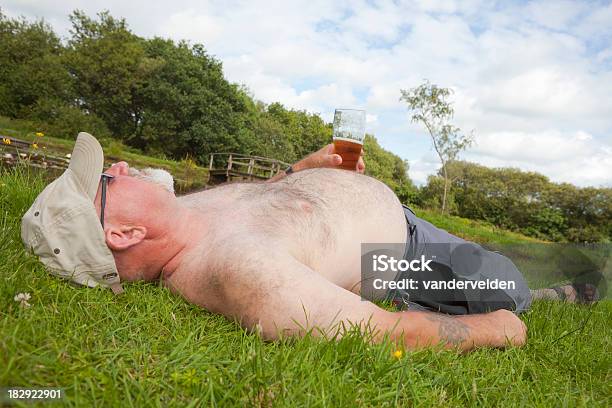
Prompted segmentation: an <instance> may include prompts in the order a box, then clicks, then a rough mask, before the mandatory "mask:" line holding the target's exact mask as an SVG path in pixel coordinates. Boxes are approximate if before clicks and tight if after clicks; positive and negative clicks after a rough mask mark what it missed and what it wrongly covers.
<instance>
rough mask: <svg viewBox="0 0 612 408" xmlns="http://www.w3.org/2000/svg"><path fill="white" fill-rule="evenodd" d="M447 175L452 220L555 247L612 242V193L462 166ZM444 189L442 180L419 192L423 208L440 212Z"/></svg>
mask: <svg viewBox="0 0 612 408" xmlns="http://www.w3.org/2000/svg"><path fill="white" fill-rule="evenodd" d="M448 171H449V174H450V176H451V180H452V186H453V189H452V191H453V197H452V200H450V201H451V202H453V201H454V205H453V206H451V212H452V213H454V214H457V215H460V216H462V217H466V218H471V219H480V220H485V221H488V222H490V223H492V224H495V225H497V226H500V227H502V228H506V229H510V230H514V231H520V232H522V233H524V234H527V235H529V236H533V237H537V238H541V239H547V240H553V241H571V242H584V241H587V242H606V241H608V242H609V241H611V240H612V234H611V231H612V189H610V188H592V187H588V188H579V187H576V186H573V185H571V184H567V183H564V184H556V183H552V182H550V181H549V180H548V178H547V177H545V176H543V175H541V174H538V173H533V172H524V171H520V170H518V169H513V168H501V169H492V168H488V167H484V166H480V165H477V164H474V163H468V162H462V161H454V162H452V163H449V165H448ZM442 184H443V178H442V176H441V174H439V175H438V176H431V177H430V178H429V180H428V183H427V185H426V186H424V187H423V188H422V190H421V196H420V199H421V200H422V201H421V205H423V206H425V207H433V208H436V207H438V206H439V202H438V201H436V200H437V197H439V196H440V191H441V189H442Z"/></svg>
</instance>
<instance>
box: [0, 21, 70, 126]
mask: <svg viewBox="0 0 612 408" xmlns="http://www.w3.org/2000/svg"><path fill="white" fill-rule="evenodd" d="M63 51H64V49H63V48H62V46H61V43H60V40H59V38H58V37H57V35H55V33H54V32H53V31H52V30H51V27H50V26H49V25H48V24H46V23H45V22H43V21H37V22H33V23H30V22H28V21H26V20H24V19H9V18H7V17H6V16H5V15H4V14H2V11H1V10H0V115H5V116H10V117H23V116H27V115H28V113H29V110H30V109H32V108H33V107H34V105H35V104H36V102H37V101H38V100H39V99H40V98H54V99H59V100H61V101H62V102H65V101H67V100H69V98H70V96H71V95H72V90H71V87H70V77H69V75H68V72H67V71H66V70H65V69H64V67H63V65H62V55H63Z"/></svg>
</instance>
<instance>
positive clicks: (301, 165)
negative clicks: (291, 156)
mask: <svg viewBox="0 0 612 408" xmlns="http://www.w3.org/2000/svg"><path fill="white" fill-rule="evenodd" d="M291 168H292V169H293V171H294V172H296V171H300V170H305V169H306V168H307V166H306V165H305V164H304V159H302V160H300V161H299V162H297V163H295V164H293V165H291ZM285 177H287V173H286V171H285V170H282V171H280V172H278V173H276V174H275V175H274V176H273V177H270V178H269V179H268V180H266V183H274V182H275V181H279V180H281V179H283V178H285Z"/></svg>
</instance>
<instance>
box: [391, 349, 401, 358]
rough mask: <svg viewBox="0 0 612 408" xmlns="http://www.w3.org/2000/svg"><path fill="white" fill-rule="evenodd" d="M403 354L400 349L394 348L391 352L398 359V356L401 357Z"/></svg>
mask: <svg viewBox="0 0 612 408" xmlns="http://www.w3.org/2000/svg"><path fill="white" fill-rule="evenodd" d="M403 354H404V352H403V351H402V350H395V351H394V352H393V357H395V358H397V359H400V358H402V355H403Z"/></svg>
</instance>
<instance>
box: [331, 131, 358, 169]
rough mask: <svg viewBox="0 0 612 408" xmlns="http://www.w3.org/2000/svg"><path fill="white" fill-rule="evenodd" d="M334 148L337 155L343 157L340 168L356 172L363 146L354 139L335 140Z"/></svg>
mask: <svg viewBox="0 0 612 408" xmlns="http://www.w3.org/2000/svg"><path fill="white" fill-rule="evenodd" d="M334 147H335V150H336V153H338V154H339V155H340V156H342V164H341V165H340V167H341V168H343V169H347V170H355V169H356V168H357V162H358V161H359V156H360V155H361V149H362V148H363V144H362V143H359V142H358V141H356V140H352V139H341V138H334Z"/></svg>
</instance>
